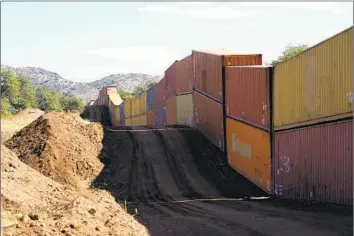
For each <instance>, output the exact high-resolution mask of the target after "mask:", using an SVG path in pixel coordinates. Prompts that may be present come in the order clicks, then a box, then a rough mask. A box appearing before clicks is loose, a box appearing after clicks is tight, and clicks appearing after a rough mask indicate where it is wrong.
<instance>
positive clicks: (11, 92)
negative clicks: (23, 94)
mask: <svg viewBox="0 0 354 236" xmlns="http://www.w3.org/2000/svg"><path fill="white" fill-rule="evenodd" d="M1 78H2V81H1V98H7V99H8V101H9V103H10V105H11V106H12V107H13V108H14V109H16V110H17V108H18V102H19V96H20V82H19V80H18V79H17V77H16V75H15V74H14V73H13V72H11V71H8V70H7V71H4V72H1Z"/></svg>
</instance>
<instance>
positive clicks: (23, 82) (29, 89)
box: [18, 76, 36, 110]
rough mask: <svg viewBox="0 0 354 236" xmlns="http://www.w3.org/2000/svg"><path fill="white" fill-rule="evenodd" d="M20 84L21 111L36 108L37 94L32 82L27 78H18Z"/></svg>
mask: <svg viewBox="0 0 354 236" xmlns="http://www.w3.org/2000/svg"><path fill="white" fill-rule="evenodd" d="M18 80H19V83H20V91H21V93H20V96H19V101H18V103H19V109H21V110H23V109H27V108H35V107H36V92H35V89H34V87H33V85H32V83H31V81H30V80H29V79H28V78H26V77H22V76H21V77H19V78H18Z"/></svg>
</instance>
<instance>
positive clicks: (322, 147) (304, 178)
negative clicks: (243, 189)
mask: <svg viewBox="0 0 354 236" xmlns="http://www.w3.org/2000/svg"><path fill="white" fill-rule="evenodd" d="M352 126H353V121H352V120H350V121H341V122H335V123H330V124H325V125H316V126H310V127H306V128H299V129H294V130H288V131H283V132H277V133H275V137H274V161H273V178H274V194H275V195H277V196H279V197H283V198H288V199H296V200H312V201H317V202H323V203H336V204H343V205H353V127H352Z"/></svg>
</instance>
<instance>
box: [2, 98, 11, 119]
mask: <svg viewBox="0 0 354 236" xmlns="http://www.w3.org/2000/svg"><path fill="white" fill-rule="evenodd" d="M11 113H12V106H11V103H10V101H9V99H8V98H7V97H3V98H1V119H4V118H8V117H10V116H11Z"/></svg>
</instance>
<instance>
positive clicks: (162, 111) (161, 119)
mask: <svg viewBox="0 0 354 236" xmlns="http://www.w3.org/2000/svg"><path fill="white" fill-rule="evenodd" d="M166 123H167V117H166V106H165V105H163V106H160V107H159V108H157V109H156V126H157V127H158V128H163V127H165V126H166Z"/></svg>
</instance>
